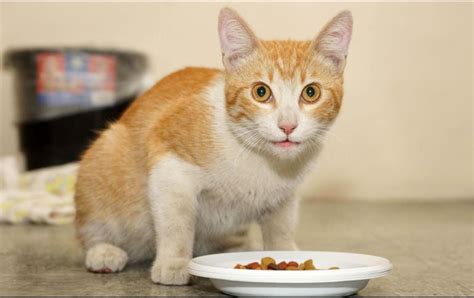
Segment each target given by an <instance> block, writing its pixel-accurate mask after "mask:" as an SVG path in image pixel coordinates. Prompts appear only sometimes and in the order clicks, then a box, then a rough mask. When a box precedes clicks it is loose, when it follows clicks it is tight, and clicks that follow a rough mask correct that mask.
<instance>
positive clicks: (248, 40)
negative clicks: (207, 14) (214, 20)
mask: <svg viewBox="0 0 474 298" xmlns="http://www.w3.org/2000/svg"><path fill="white" fill-rule="evenodd" d="M219 39H220V43H221V49H222V53H223V55H224V59H225V60H227V62H229V63H230V64H234V65H235V64H236V63H237V61H238V60H239V59H240V58H242V57H244V56H245V55H246V54H248V53H250V52H251V51H252V49H253V47H254V46H255V40H254V36H253V33H251V31H250V29H249V28H248V26H247V25H246V24H245V22H244V21H243V20H241V19H240V17H238V16H237V15H236V14H235V13H234V12H233V11H232V10H230V9H223V10H222V11H221V13H220V15H219Z"/></svg>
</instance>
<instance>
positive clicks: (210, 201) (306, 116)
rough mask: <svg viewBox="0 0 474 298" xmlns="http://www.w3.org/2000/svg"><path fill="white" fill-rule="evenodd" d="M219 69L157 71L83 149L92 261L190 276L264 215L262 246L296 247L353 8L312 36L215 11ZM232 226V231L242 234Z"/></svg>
mask: <svg viewBox="0 0 474 298" xmlns="http://www.w3.org/2000/svg"><path fill="white" fill-rule="evenodd" d="M218 33H219V39H220V45H221V50H222V61H223V64H224V70H218V69H208V68H185V69H183V70H179V71H177V72H174V73H172V74H170V75H168V76H166V77H165V78H163V79H162V80H161V81H159V82H158V83H157V84H156V85H155V86H154V87H152V88H151V89H150V90H149V91H147V92H146V93H144V94H143V95H142V96H140V97H139V98H138V99H136V100H135V101H134V102H133V103H132V104H131V106H130V107H129V108H128V109H127V110H126V112H125V113H124V114H123V115H122V116H121V118H120V119H119V120H118V121H117V122H115V123H113V124H111V125H110V127H109V128H108V129H106V130H105V131H103V132H102V133H101V134H100V136H99V137H98V139H97V140H96V141H95V142H94V143H93V144H92V145H91V146H90V148H89V149H88V150H86V152H85V153H84V155H83V156H82V159H81V162H80V169H79V173H78V181H77V185H76V194H75V204H76V208H77V215H76V220H75V224H76V230H77V235H78V238H79V240H80V241H81V243H82V245H83V246H84V248H85V250H86V256H85V265H86V267H87V268H88V270H90V271H93V272H102V273H110V272H118V271H121V270H123V269H124V267H125V266H126V264H127V263H128V262H136V261H140V260H145V259H151V258H155V260H154V262H153V265H152V268H151V279H152V281H153V282H155V283H161V284H166V285H183V284H187V283H188V282H189V279H190V276H189V274H188V271H187V265H188V262H189V260H190V259H191V258H192V257H193V256H196V255H202V254H208V253H214V252H219V251H223V249H225V248H226V247H227V246H229V243H228V241H230V240H229V239H232V238H231V237H233V236H234V235H237V236H238V235H243V232H242V231H245V228H246V226H247V225H248V224H249V223H251V222H257V223H258V224H259V225H260V227H261V231H262V238H263V247H264V249H265V250H296V249H297V245H296V243H295V240H294V234H295V229H296V223H297V213H298V199H297V198H296V197H295V189H296V187H297V186H298V184H299V183H300V182H301V181H302V179H303V177H304V176H305V174H306V173H308V171H310V170H311V169H312V168H313V167H314V165H315V160H316V157H317V156H318V153H319V152H320V148H321V145H322V137H323V136H324V135H325V132H326V131H327V130H328V129H329V128H330V126H331V124H332V123H333V122H334V120H335V118H336V116H337V114H338V112H339V109H340V107H341V102H342V97H343V72H344V68H345V65H346V57H347V52H348V47H349V42H350V38H351V34H352V15H351V13H350V12H348V11H343V12H341V13H339V14H338V15H336V16H335V17H334V18H333V19H332V20H331V21H329V22H328V24H327V25H326V26H325V27H324V28H323V29H322V31H321V32H320V33H319V35H317V37H316V38H315V39H314V40H310V41H292V40H286V41H264V40H260V39H258V38H257V37H256V36H255V34H254V33H253V32H252V31H251V29H250V27H249V26H248V25H247V23H245V22H244V20H243V19H242V18H241V17H240V16H239V15H238V14H237V13H236V12H235V11H234V10H232V9H230V8H223V9H222V10H221V12H220V14H219V22H218ZM237 236H236V237H237Z"/></svg>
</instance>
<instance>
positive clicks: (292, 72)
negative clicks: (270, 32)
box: [262, 40, 309, 80]
mask: <svg viewBox="0 0 474 298" xmlns="http://www.w3.org/2000/svg"><path fill="white" fill-rule="evenodd" d="M262 45H263V49H264V52H265V55H266V56H267V57H268V59H269V60H270V61H269V62H270V65H271V66H272V68H274V69H275V70H276V71H277V72H278V73H279V75H280V77H281V78H282V79H285V80H294V79H295V78H296V75H298V74H299V73H302V71H301V68H302V67H304V65H305V63H306V61H307V54H308V48H309V42H307V41H293V40H285V41H263V42H262ZM272 71H273V69H272ZM269 73H270V72H269ZM272 79H273V75H272Z"/></svg>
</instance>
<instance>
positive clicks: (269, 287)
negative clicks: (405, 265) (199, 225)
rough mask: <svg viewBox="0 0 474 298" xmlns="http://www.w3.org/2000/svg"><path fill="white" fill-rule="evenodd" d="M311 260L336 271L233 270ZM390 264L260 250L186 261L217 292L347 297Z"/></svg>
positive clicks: (336, 255) (339, 254) (349, 256)
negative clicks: (265, 262)
mask: <svg viewBox="0 0 474 298" xmlns="http://www.w3.org/2000/svg"><path fill="white" fill-rule="evenodd" d="M267 256H268V257H272V258H274V259H275V260H276V261H277V262H280V261H287V262H288V261H296V262H303V261H305V260H307V259H313V261H314V264H315V266H316V268H329V267H333V266H337V267H339V268H340V269H338V270H309V271H283V270H282V271H270V270H245V269H233V267H234V266H235V265H236V264H237V263H239V264H243V265H245V264H248V263H251V262H257V261H258V262H260V259H261V258H263V257H267ZM390 270H392V264H391V263H390V262H389V261H388V260H387V259H384V258H381V257H376V256H369V255H361V254H353V253H342V252H323V251H259V252H239V253H225V254H215V255H207V256H202V257H197V258H194V259H192V260H191V262H190V263H189V273H190V274H192V275H195V276H200V277H207V278H210V279H211V282H212V283H213V285H214V286H215V287H216V288H217V289H218V290H220V291H222V292H224V293H226V294H230V295H234V296H346V295H351V294H354V293H357V292H358V291H359V290H361V289H363V288H364V287H365V286H366V285H367V283H368V282H369V280H370V279H373V278H377V277H381V276H385V275H387V274H388V273H389V272H390Z"/></svg>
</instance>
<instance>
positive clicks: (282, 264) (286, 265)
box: [277, 261, 288, 270]
mask: <svg viewBox="0 0 474 298" xmlns="http://www.w3.org/2000/svg"><path fill="white" fill-rule="evenodd" d="M277 266H278V270H285V269H286V267H288V264H287V263H286V262H285V261H282V262H280V263H278V265H277Z"/></svg>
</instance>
